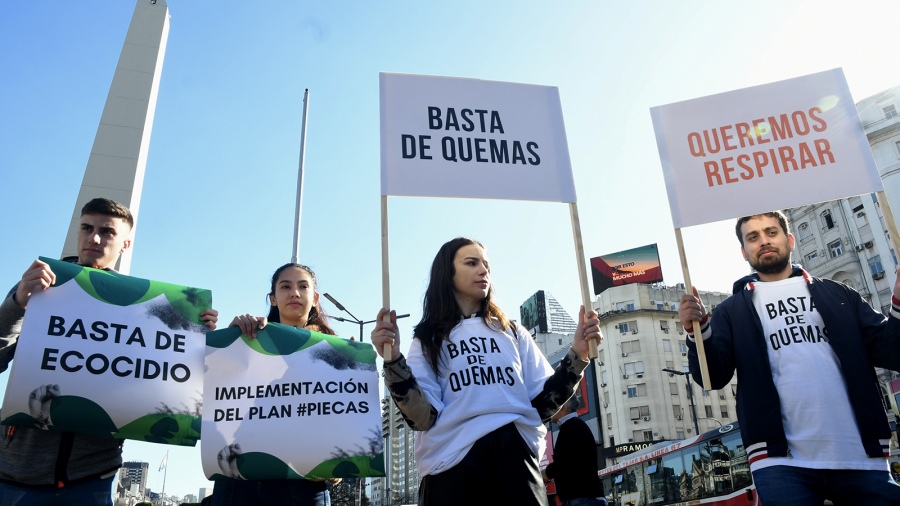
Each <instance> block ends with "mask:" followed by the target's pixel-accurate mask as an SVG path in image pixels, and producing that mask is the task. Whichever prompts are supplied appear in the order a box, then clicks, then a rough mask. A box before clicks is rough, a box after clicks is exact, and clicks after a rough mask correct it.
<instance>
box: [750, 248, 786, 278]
mask: <svg viewBox="0 0 900 506" xmlns="http://www.w3.org/2000/svg"><path fill="white" fill-rule="evenodd" d="M789 265H791V252H790V250H788V252H787V253H785V254H784V255H778V254H776V255H775V256H774V257H767V258H766V259H760V258H757V259H756V261H755V262H750V267H753V269H754V270H756V272H758V273H760V274H778V273H779V272H783V271H784V270H785V269H787V267H788V266H789Z"/></svg>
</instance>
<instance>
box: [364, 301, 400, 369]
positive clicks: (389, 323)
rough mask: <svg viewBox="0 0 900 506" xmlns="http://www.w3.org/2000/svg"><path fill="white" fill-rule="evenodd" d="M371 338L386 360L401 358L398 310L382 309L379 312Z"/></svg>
mask: <svg viewBox="0 0 900 506" xmlns="http://www.w3.org/2000/svg"><path fill="white" fill-rule="evenodd" d="M376 320H377V321H376V322H375V328H374V329H372V334H371V336H370V337H371V339H372V345H373V346H375V350H377V351H378V354H379V355H381V358H382V359H384V360H386V361H391V360H397V359H398V358H400V329H399V328H398V327H397V312H396V311H388V310H387V309H382V310H381V311H379V312H378V317H377V318H376Z"/></svg>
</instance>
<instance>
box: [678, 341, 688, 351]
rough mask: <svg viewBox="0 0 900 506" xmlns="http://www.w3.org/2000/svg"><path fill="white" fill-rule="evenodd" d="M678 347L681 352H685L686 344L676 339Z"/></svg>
mask: <svg viewBox="0 0 900 506" xmlns="http://www.w3.org/2000/svg"><path fill="white" fill-rule="evenodd" d="M678 347H679V348H680V349H681V353H687V345H686V344H684V341H678Z"/></svg>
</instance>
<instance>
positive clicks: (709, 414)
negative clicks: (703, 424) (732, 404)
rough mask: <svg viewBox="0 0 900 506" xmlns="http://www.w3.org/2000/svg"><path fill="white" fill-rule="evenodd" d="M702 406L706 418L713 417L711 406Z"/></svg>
mask: <svg viewBox="0 0 900 506" xmlns="http://www.w3.org/2000/svg"><path fill="white" fill-rule="evenodd" d="M707 395H708V394H707ZM703 407H704V408H706V418H712V417H713V410H712V406H703Z"/></svg>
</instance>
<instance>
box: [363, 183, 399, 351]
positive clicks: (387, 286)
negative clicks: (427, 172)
mask: <svg viewBox="0 0 900 506" xmlns="http://www.w3.org/2000/svg"><path fill="white" fill-rule="evenodd" d="M387 199H388V198H387V195H382V196H381V305H382V306H383V307H385V308H386V309H391V273H390V261H389V258H390V257H389V254H388V201H387ZM384 319H385V321H390V319H391V315H390V313H388V314H386V315H384ZM361 338H362V336H360V339H361ZM391 358H392V355H391V345H389V344H385V345H384V359H385V360H391Z"/></svg>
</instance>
